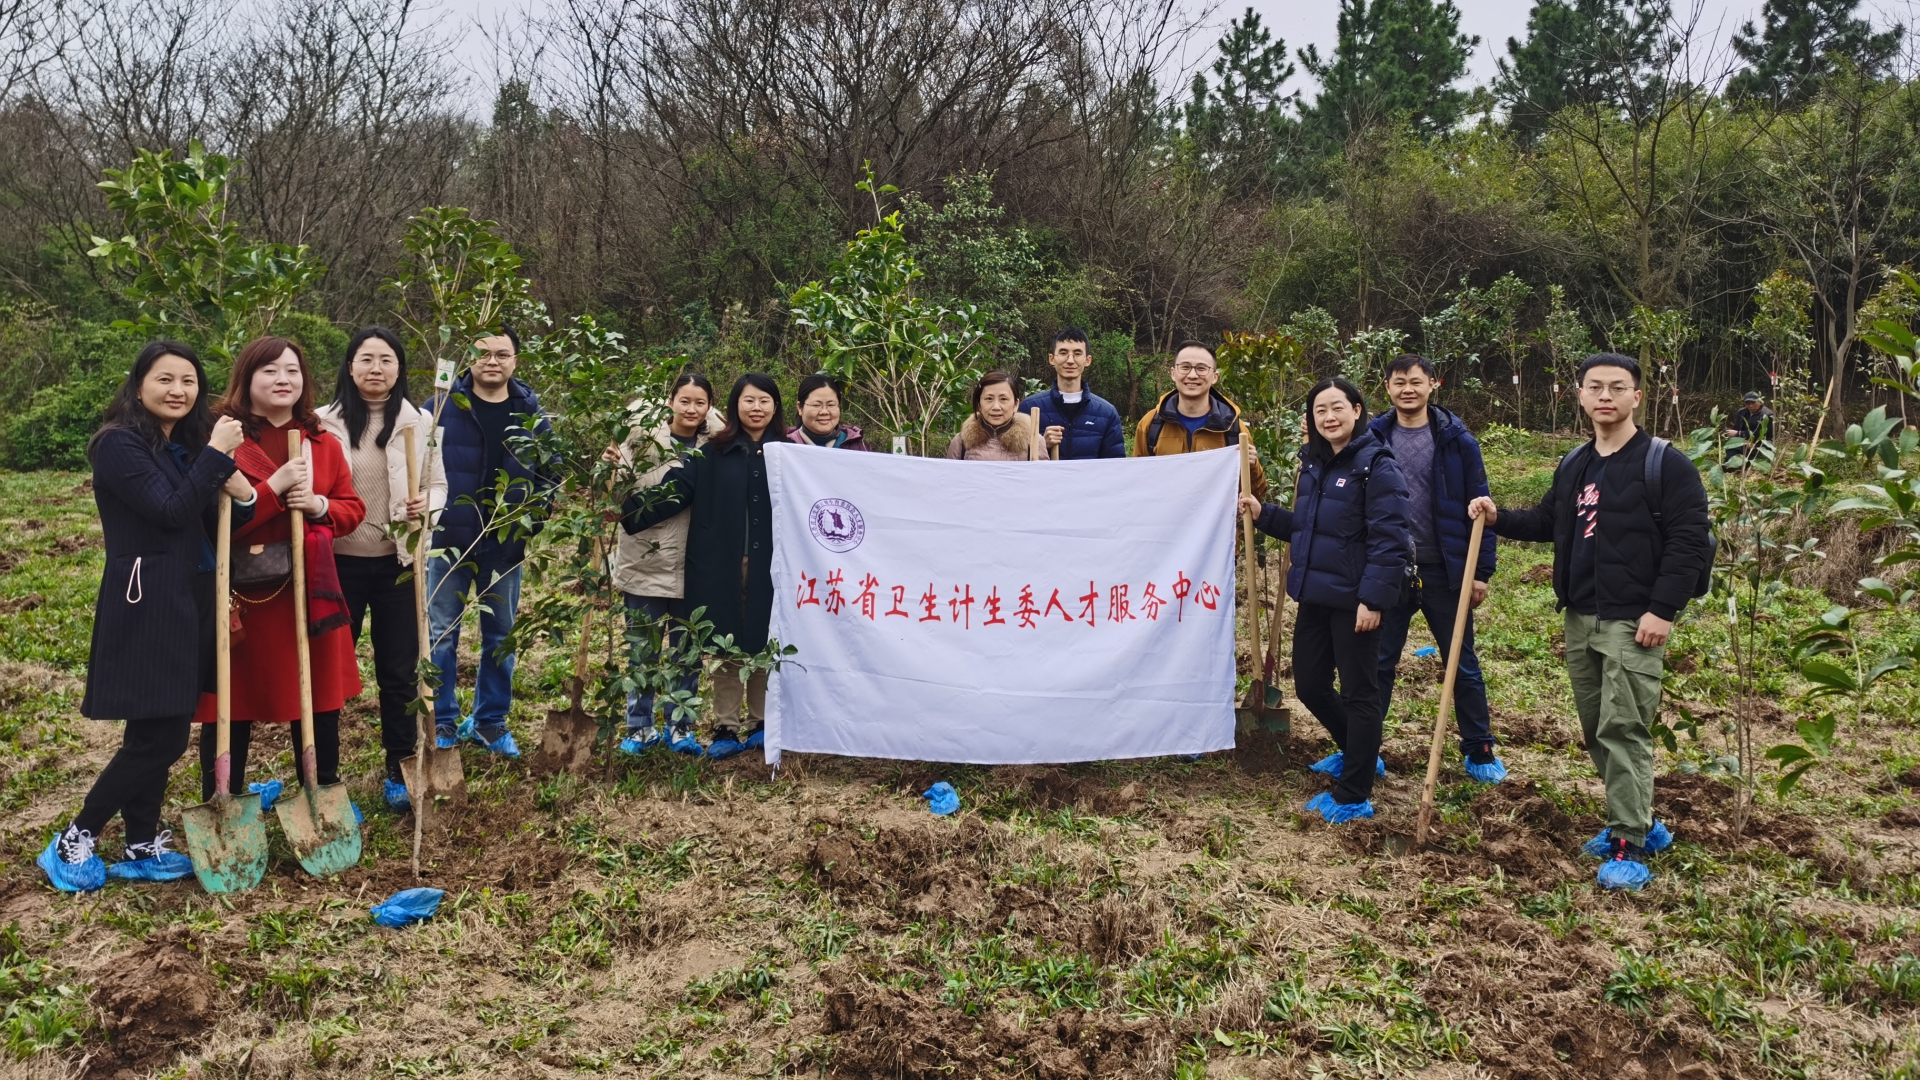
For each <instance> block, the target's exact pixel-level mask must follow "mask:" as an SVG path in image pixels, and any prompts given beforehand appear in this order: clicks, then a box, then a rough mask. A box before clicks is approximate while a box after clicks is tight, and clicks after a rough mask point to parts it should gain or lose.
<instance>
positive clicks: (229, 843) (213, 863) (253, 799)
mask: <svg viewBox="0 0 1920 1080" xmlns="http://www.w3.org/2000/svg"><path fill="white" fill-rule="evenodd" d="M180 824H181V827H182V828H183V829H185V831H186V834H187V854H188V855H189V856H191V857H192V859H193V875H194V876H195V877H197V878H199V879H200V887H201V888H203V889H205V890H207V891H208V892H210V893H229V892H245V891H246V890H248V889H251V888H253V887H254V886H255V885H258V884H260V881H261V879H263V878H265V877H266V876H267V823H266V821H265V820H263V819H262V818H261V817H260V793H259V792H257V791H250V792H248V793H247V794H245V795H228V794H225V793H221V794H218V795H215V796H214V797H213V799H212V800H211V801H209V802H203V803H201V804H200V805H199V806H189V807H187V808H186V810H184V811H182V812H181V815H180Z"/></svg>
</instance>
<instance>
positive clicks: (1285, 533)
mask: <svg viewBox="0 0 1920 1080" xmlns="http://www.w3.org/2000/svg"><path fill="white" fill-rule="evenodd" d="M1307 409H1308V413H1309V416H1308V430H1307V445H1306V447H1305V449H1304V450H1303V451H1302V453H1301V455H1300V462H1301V464H1300V482H1299V484H1298V485H1296V487H1295V489H1294V496H1293V507H1292V509H1288V508H1287V507H1284V506H1280V505H1278V504H1275V503H1267V504H1265V505H1262V504H1260V503H1258V502H1256V501H1255V500H1254V499H1252V498H1251V497H1247V498H1242V499H1241V508H1242V510H1243V511H1244V512H1247V513H1257V514H1258V515H1259V516H1258V518H1257V519H1256V521H1255V525H1256V527H1258V528H1259V530H1260V531H1261V532H1263V533H1266V534H1267V535H1268V536H1274V537H1278V538H1280V539H1282V540H1285V541H1287V542H1288V543H1290V544H1292V545H1293V569H1292V570H1291V571H1290V572H1289V573H1288V574H1287V595H1288V596H1291V597H1293V598H1294V599H1295V600H1297V601H1299V604H1300V610H1299V614H1298V615H1297V616H1296V617H1295V619H1294V622H1293V685H1294V692H1295V694H1296V695H1297V696H1298V697H1299V698H1300V703H1301V704H1303V705H1305V706H1306V707H1307V709H1308V711H1310V712H1312V713H1313V715H1314V717H1315V718H1316V719H1318V720H1319V721H1320V723H1321V725H1322V726H1324V727H1325V728H1326V729H1327V734H1329V735H1331V736H1333V741H1334V742H1335V743H1336V744H1338V745H1339V747H1340V751H1339V752H1338V753H1336V754H1333V755H1331V756H1329V757H1327V758H1326V759H1325V760H1322V761H1320V762H1317V763H1315V764H1314V766H1313V769H1314V770H1315V771H1316V772H1323V773H1327V774H1329V775H1331V776H1332V777H1334V784H1333V791H1332V793H1331V794H1328V793H1324V792H1323V793H1321V794H1319V795H1316V796H1314V797H1313V799H1312V800H1311V801H1310V802H1308V803H1307V809H1309V810H1318V811H1319V812H1320V814H1321V816H1322V817H1324V818H1326V820H1328V821H1330V822H1334V823H1339V822H1342V821H1351V820H1352V819H1354V818H1358V817H1372V816H1373V803H1372V801H1371V799H1372V796H1373V778H1374V775H1375V773H1376V771H1380V772H1384V769H1382V768H1381V766H1380V763H1379V754H1380V724H1381V721H1382V719H1383V716H1382V715H1381V706H1380V688H1379V686H1378V685H1377V682H1376V679H1377V669H1378V666H1379V652H1380V613H1381V612H1382V611H1385V610H1386V609H1388V608H1392V607H1398V606H1399V605H1400V603H1401V599H1402V593H1403V592H1404V591H1405V590H1406V588H1407V585H1408V581H1407V571H1408V568H1409V564H1410V562H1411V560H1412V557H1413V543H1412V540H1411V538H1410V537H1409V534H1408V527H1407V485H1406V481H1405V479H1404V478H1402V477H1401V475H1400V469H1399V466H1398V465H1396V464H1395V463H1394V460H1393V451H1392V450H1390V449H1388V447H1387V444H1386V443H1384V442H1382V441H1380V440H1379V439H1377V438H1375V437H1374V436H1373V435H1372V434H1371V433H1370V432H1368V431H1367V430H1366V423H1367V404H1366V400H1365V399H1364V398H1362V397H1361V395H1360V390H1359V389H1358V388H1357V387H1355V386H1354V385H1353V384H1352V383H1350V382H1348V381H1347V380H1345V379H1323V380H1321V381H1320V382H1319V383H1316V384H1315V385H1314V387H1313V389H1312V390H1310V391H1308V393H1307ZM1336 672H1337V673H1338V674H1339V677H1340V689H1339V691H1338V692H1337V693H1336V692H1335V690H1334V675H1335V673H1336Z"/></svg>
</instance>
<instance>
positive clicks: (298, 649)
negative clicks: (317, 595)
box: [287, 427, 320, 791]
mask: <svg viewBox="0 0 1920 1080" xmlns="http://www.w3.org/2000/svg"><path fill="white" fill-rule="evenodd" d="M304 451H305V448H304V447H302V446H301V445H300V429H299V428H297V427H296V428H294V429H293V430H291V431H289V432H287V459H288V460H289V461H291V460H292V459H294V458H297V457H299V456H301V454H302V453H304ZM287 513H288V514H289V515H290V518H291V522H292V528H291V530H290V532H291V534H292V535H291V536H290V537H289V539H290V540H291V543H290V544H289V545H288V546H289V547H290V548H292V550H293V651H294V655H295V656H296V657H297V658H298V659H299V662H300V782H301V783H302V784H304V785H305V786H306V787H307V789H308V790H309V791H311V790H313V789H315V788H318V787H319V786H320V763H319V760H318V758H316V756H315V752H314V748H313V652H312V650H311V648H310V647H309V646H308V643H307V515H306V514H304V513H301V512H300V511H299V510H297V509H290V510H288V511H287Z"/></svg>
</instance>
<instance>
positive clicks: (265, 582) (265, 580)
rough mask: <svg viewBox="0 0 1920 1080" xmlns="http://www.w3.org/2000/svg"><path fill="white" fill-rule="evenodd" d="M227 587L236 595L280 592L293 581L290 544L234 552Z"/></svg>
mask: <svg viewBox="0 0 1920 1080" xmlns="http://www.w3.org/2000/svg"><path fill="white" fill-rule="evenodd" d="M228 573H229V575H230V576H229V578H228V581H229V584H230V585H231V586H232V588H233V590H234V591H235V592H259V591H261V590H266V589H271V590H273V591H274V592H279V591H280V590H281V589H283V588H285V587H286V584H287V582H289V581H292V580H293V545H292V544H291V543H289V542H288V541H285V540H275V541H274V542H272V543H270V544H249V545H247V546H246V547H237V548H234V549H233V568H232V569H231V570H230V571H229V572H228Z"/></svg>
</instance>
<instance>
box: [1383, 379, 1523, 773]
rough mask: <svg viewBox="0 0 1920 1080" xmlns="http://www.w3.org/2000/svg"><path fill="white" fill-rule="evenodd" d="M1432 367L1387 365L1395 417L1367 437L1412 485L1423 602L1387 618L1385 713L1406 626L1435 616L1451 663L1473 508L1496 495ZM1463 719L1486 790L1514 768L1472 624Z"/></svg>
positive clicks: (1469, 765) (1486, 564)
mask: <svg viewBox="0 0 1920 1080" xmlns="http://www.w3.org/2000/svg"><path fill="white" fill-rule="evenodd" d="M1433 374H1434V372H1433V363H1432V361H1430V360H1428V359H1427V358H1426V357H1424V356H1415V355H1413V354H1406V355H1403V356H1398V357H1395V358H1394V360H1393V362H1392V363H1389V364H1388V365H1387V397H1388V399H1389V400H1390V401H1391V402H1392V403H1393V409H1392V410H1391V411H1389V412H1387V413H1386V414H1385V415H1383V416H1378V417H1375V418H1374V421H1373V423H1372V424H1370V425H1369V426H1368V430H1369V431H1371V432H1373V435H1374V437H1375V438H1377V439H1379V440H1380V441H1381V442H1383V443H1386V444H1388V445H1390V446H1392V447H1393V456H1394V460H1395V461H1397V462H1398V463H1399V465H1400V471H1401V473H1402V474H1403V475H1404V476H1405V477H1406V480H1407V495H1408V499H1409V502H1408V506H1407V521H1408V525H1409V527H1410V528H1411V530H1412V533H1413V551H1414V559H1415V565H1416V566H1417V567H1418V569H1419V574H1418V576H1419V579H1420V589H1419V594H1418V595H1417V596H1415V597H1413V598H1412V599H1411V600H1409V601H1408V602H1407V603H1405V604H1402V605H1400V606H1399V607H1396V608H1391V609H1389V610H1387V611H1384V612H1382V613H1381V619H1380V711H1381V712H1382V713H1385V712H1387V711H1388V710H1390V709H1391V708H1392V707H1393V682H1394V678H1395V675H1396V673H1397V671H1398V669H1399V666H1400V654H1401V652H1402V651H1403V650H1404V649H1405V648H1406V644H1407V628H1408V627H1409V626H1411V625H1412V623H1413V615H1414V612H1416V611H1417V612H1420V613H1421V614H1423V615H1425V616H1426V620H1427V629H1428V630H1429V631H1431V632H1432V633H1433V639H1434V641H1435V642H1437V643H1438V644H1439V647H1440V648H1439V652H1440V661H1441V663H1443V664H1444V663H1445V662H1446V659H1447V649H1448V647H1449V646H1450V645H1451V644H1452V642H1453V620H1454V617H1455V614H1456V613H1457V612H1458V610H1459V606H1460V582H1461V580H1462V579H1463V578H1465V577H1466V576H1467V573H1466V571H1467V541H1468V538H1469V536H1470V534H1471V532H1472V525H1471V523H1470V522H1469V521H1468V519H1467V503H1468V502H1470V501H1472V500H1473V499H1475V498H1476V497H1478V496H1481V495H1486V494H1489V492H1488V490H1487V465H1486V462H1485V461H1484V460H1482V459H1481V457H1480V443H1479V441H1478V440H1476V439H1475V438H1474V437H1473V433H1472V432H1469V431H1468V430H1467V426H1466V425H1465V424H1463V423H1461V422H1460V418H1459V417H1457V416H1455V415H1453V414H1452V413H1450V412H1448V411H1447V410H1445V409H1443V408H1441V407H1439V406H1438V405H1431V404H1428V400H1429V399H1430V398H1431V397H1432V396H1433V391H1434V389H1435V388H1436V387H1437V386H1438V385H1439V384H1438V383H1436V382H1435V381H1434V378H1433ZM1493 570H1494V539H1493V534H1492V533H1490V532H1489V533H1488V534H1487V535H1486V536H1485V538H1484V539H1483V540H1482V541H1481V544H1480V558H1479V560H1478V564H1477V565H1476V566H1474V568H1473V575H1472V578H1473V584H1472V586H1471V587H1472V589H1473V595H1472V597H1471V598H1470V600H1469V603H1470V604H1471V606H1473V607H1479V606H1480V603H1481V601H1483V600H1485V599H1486V598H1487V579H1489V578H1491V577H1492V576H1493ZM1453 712H1454V719H1455V720H1456V721H1457V722H1458V724H1459V729H1460V757H1461V758H1462V759H1463V760H1464V761H1465V762H1466V770H1467V775H1468V776H1469V777H1472V778H1473V779H1475V780H1478V781H1480V782H1482V783H1487V784H1497V783H1499V782H1500V781H1502V780H1504V779H1506V776H1507V767H1506V766H1505V765H1504V764H1502V763H1501V761H1500V759H1499V758H1497V757H1495V756H1494V755H1493V743H1494V740H1493V720H1492V715H1491V713H1490V712H1489V710H1488V708H1487V684H1486V680H1485V679H1483V678H1482V677H1481V675H1480V658H1479V656H1477V655H1475V653H1474V650H1473V617H1472V616H1471V615H1469V616H1468V617H1467V634H1466V637H1465V638H1464V639H1463V641H1462V643H1461V647H1460V673H1459V678H1458V680H1457V681H1456V683H1455V685H1454V696H1453Z"/></svg>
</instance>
